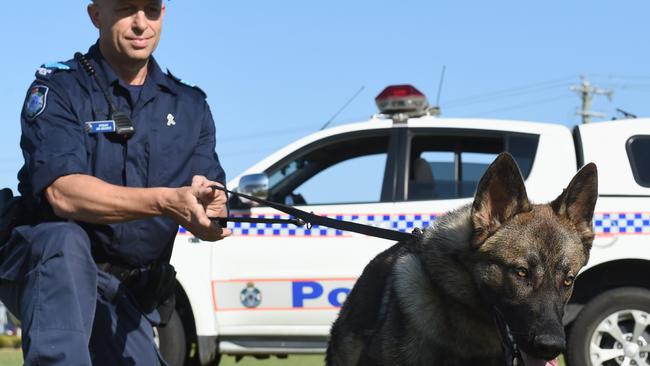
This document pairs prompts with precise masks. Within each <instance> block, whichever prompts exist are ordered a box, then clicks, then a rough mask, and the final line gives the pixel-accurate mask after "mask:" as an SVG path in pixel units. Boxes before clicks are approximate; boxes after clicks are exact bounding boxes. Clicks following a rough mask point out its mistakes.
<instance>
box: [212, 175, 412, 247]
mask: <svg viewBox="0 0 650 366" xmlns="http://www.w3.org/2000/svg"><path fill="white" fill-rule="evenodd" d="M210 188H212V189H214V190H218V191H222V192H225V193H229V194H232V195H235V196H237V197H243V198H246V199H248V200H251V201H253V202H257V203H259V204H261V205H265V206H269V207H271V208H273V209H276V210H278V211H281V212H284V213H286V214H289V215H291V216H294V217H296V218H297V219H299V220H302V221H303V222H304V223H305V225H308V227H311V226H313V225H319V226H326V227H331V228H334V229H339V230H343V231H352V232H355V233H359V234H364V235H368V236H374V237H377V238H382V239H388V240H393V241H400V242H409V241H413V240H417V239H419V238H420V236H419V235H416V234H411V233H405V232H401V231H395V230H388V229H383V228H380V227H376V226H370V225H363V224H358V223H356V222H350V221H343V220H335V219H331V218H329V217H324V216H319V215H316V214H313V213H310V212H306V211H303V210H300V209H297V208H295V207H292V206H287V205H283V204H281V203H276V202H271V201H267V200H265V199H262V198H258V197H253V196H249V195H247V194H243V193H239V192H233V191H230V190H228V189H227V188H225V187H221V186H218V185H212V186H210ZM242 219H243V218H242ZM230 220H231V218H227V220H226V221H230ZM242 221H243V220H242Z"/></svg>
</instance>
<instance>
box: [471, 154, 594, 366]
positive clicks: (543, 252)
mask: <svg viewBox="0 0 650 366" xmlns="http://www.w3.org/2000/svg"><path fill="white" fill-rule="evenodd" d="M597 191H598V188H597V171H596V166H595V165H594V164H593V163H591V164H588V165H586V166H585V167H583V168H582V169H581V170H580V171H579V172H578V173H577V174H576V175H575V177H574V178H573V179H572V180H571V182H570V183H569V185H568V186H567V188H566V189H565V190H564V192H563V193H562V194H560V196H559V197H557V198H556V199H555V200H554V201H553V202H550V203H548V204H542V205H534V204H531V203H530V202H529V201H528V197H527V194H526V188H525V187H524V182H523V179H522V177H521V173H520V172H519V168H518V167H517V164H516V163H515V161H514V160H513V158H512V157H511V156H510V155H509V154H507V153H503V154H500V155H499V156H498V157H497V159H496V160H495V161H494V162H493V163H492V164H491V165H490V167H489V168H488V169H487V171H486V172H485V174H484V175H483V177H482V178H481V180H480V182H479V184H478V188H477V191H476V197H475V199H474V203H473V204H472V211H471V215H472V225H473V230H474V232H473V237H472V247H473V250H474V252H473V253H474V256H475V260H476V261H475V266H473V268H474V273H473V276H474V278H475V280H476V282H477V283H478V286H479V288H480V292H481V294H482V296H483V297H484V299H485V300H486V301H487V302H488V303H489V304H490V305H491V306H494V307H496V309H497V311H498V312H499V313H500V314H501V315H502V317H503V319H504V320H505V321H506V323H507V324H508V326H509V327H510V329H511V332H512V334H513V336H514V338H515V342H516V343H517V344H518V345H519V347H520V348H521V349H522V351H523V352H524V353H526V354H527V355H528V356H532V357H535V358H541V359H546V360H550V359H553V358H555V357H557V355H558V354H559V353H560V352H562V351H563V350H564V348H565V334H564V327H563V325H562V317H563V315H564V305H565V304H566V303H567V302H568V300H569V297H570V296H571V292H572V289H573V282H574V279H575V276H576V275H577V274H578V271H579V270H580V268H581V267H582V266H584V265H585V264H586V263H587V259H588V258H589V250H590V249H591V243H592V241H593V238H594V234H593V231H592V216H593V213H594V206H595V204H596V199H597V196H598V192H597Z"/></svg>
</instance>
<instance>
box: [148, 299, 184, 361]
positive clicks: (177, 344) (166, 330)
mask: <svg viewBox="0 0 650 366" xmlns="http://www.w3.org/2000/svg"><path fill="white" fill-rule="evenodd" d="M156 333H157V336H158V337H157V340H158V347H159V348H160V353H161V354H162V356H163V358H164V359H165V361H167V363H168V364H169V366H183V365H184V364H185V358H186V355H187V338H186V336H185V330H184V329H183V322H182V321H181V317H180V316H178V313H177V312H176V310H174V312H173V313H172V316H171V318H170V319H169V323H167V325H166V326H164V327H162V328H156Z"/></svg>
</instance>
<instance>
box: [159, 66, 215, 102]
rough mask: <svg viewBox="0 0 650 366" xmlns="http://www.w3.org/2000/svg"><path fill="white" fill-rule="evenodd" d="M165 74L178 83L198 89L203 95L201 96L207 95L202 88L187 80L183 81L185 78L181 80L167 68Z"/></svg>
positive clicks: (205, 96)
mask: <svg viewBox="0 0 650 366" xmlns="http://www.w3.org/2000/svg"><path fill="white" fill-rule="evenodd" d="M167 76H169V78H170V79H172V80H174V81H175V82H177V83H179V84H181V85H185V86H188V87H190V88H192V89H195V90H198V91H199V92H200V93H201V94H202V95H203V98H207V97H208V95H207V94H205V92H204V91H203V89H201V88H199V87H198V86H196V84H192V83H189V82H187V81H185V80H183V79H181V78H178V77H176V76H174V74H172V72H171V71H169V69H167Z"/></svg>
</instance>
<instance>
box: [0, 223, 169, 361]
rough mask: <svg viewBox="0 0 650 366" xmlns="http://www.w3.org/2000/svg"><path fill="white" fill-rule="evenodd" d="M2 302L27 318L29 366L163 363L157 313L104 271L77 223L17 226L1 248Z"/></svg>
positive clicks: (26, 357)
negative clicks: (158, 345)
mask: <svg viewBox="0 0 650 366" xmlns="http://www.w3.org/2000/svg"><path fill="white" fill-rule="evenodd" d="M0 300H2V302H3V303H4V304H5V305H6V306H7V307H8V308H9V310H10V311H11V312H12V313H13V314H15V315H17V316H18V317H19V318H20V320H21V322H22V331H23V339H22V347H23V355H24V360H25V365H39V366H45V365H48V366H49V365H66V366H74V365H84V366H86V365H96V366H97V365H147V366H148V365H161V364H162V365H164V364H165V363H164V361H162V358H161V357H160V353H159V352H158V350H157V348H156V346H155V344H154V339H153V326H152V324H155V323H156V322H157V321H159V318H157V312H155V311H154V313H153V314H143V313H142V312H141V311H140V310H139V309H138V308H137V306H136V304H135V302H134V300H133V298H132V296H131V295H130V293H129V290H128V289H126V288H125V287H124V286H123V285H122V284H121V283H120V282H119V281H118V280H117V278H115V277H114V276H112V275H110V274H108V273H105V272H102V271H99V270H98V269H97V266H96V265H95V262H94V260H93V258H92V256H91V254H90V240H89V239H88V236H87V235H86V232H85V231H84V230H83V229H81V227H79V226H78V225H77V224H75V223H71V222H50V223H42V224H39V225H36V226H20V227H17V228H16V229H14V231H13V233H12V237H11V239H10V241H9V242H8V243H7V244H6V245H5V246H4V247H3V248H2V249H1V250H0Z"/></svg>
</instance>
